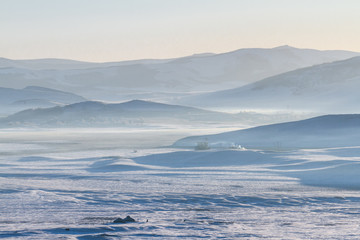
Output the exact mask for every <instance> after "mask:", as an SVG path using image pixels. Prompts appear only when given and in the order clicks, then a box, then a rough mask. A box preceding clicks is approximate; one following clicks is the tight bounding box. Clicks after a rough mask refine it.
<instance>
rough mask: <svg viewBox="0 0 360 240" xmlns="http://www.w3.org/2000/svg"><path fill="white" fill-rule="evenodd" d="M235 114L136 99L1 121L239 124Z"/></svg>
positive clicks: (108, 124)
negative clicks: (236, 122) (213, 122)
mask: <svg viewBox="0 0 360 240" xmlns="http://www.w3.org/2000/svg"><path fill="white" fill-rule="evenodd" d="M237 120H238V118H237V116H236V115H231V114H226V113H218V112H212V111H205V110H201V109H196V108H191V107H183V106H177V105H167V104H161V103H155V102H147V101H141V100H133V101H130V102H125V103H116V104H115V103H114V104H108V103H103V102H94V101H87V102H81V103H75V104H70V105H66V106H57V107H52V108H44V109H29V110H24V111H21V112H18V113H16V114H13V115H10V116H8V117H6V118H3V119H0V126H2V127H119V126H120V127H127V126H131V127H134V126H138V127H142V126H147V125H159V124H161V123H162V124H165V125H168V124H176V123H178V124H181V123H189V124H194V123H196V122H204V123H205V122H206V123H211V122H212V121H216V122H219V123H224V122H228V121H234V122H235V121H237Z"/></svg>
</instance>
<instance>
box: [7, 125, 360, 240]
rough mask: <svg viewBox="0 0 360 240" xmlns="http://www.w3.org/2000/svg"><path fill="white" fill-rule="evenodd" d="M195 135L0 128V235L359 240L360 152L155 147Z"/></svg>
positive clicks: (354, 149)
mask: <svg viewBox="0 0 360 240" xmlns="http://www.w3.org/2000/svg"><path fill="white" fill-rule="evenodd" d="M213 131H214V130H213ZM216 131H218V132H224V131H226V129H217V130H216ZM203 133H209V131H208V130H207V129H203V130H194V129H181V130H176V129H157V130H146V129H132V130H131V129H116V130H114V129H109V130H104V129H103V130H94V129H91V131H89V130H78V129H69V130H61V131H60V130H42V131H34V130H1V132H0V158H1V165H0V173H1V174H0V183H1V191H0V206H1V208H0V209H1V210H0V211H1V213H0V229H1V230H0V238H1V239H154V238H156V239H175V238H180V239H357V238H358V236H359V234H360V227H359V216H360V192H359V191H358V189H357V188H356V186H359V184H357V183H358V182H360V180H357V176H356V171H354V170H356V169H358V166H359V161H360V157H358V156H359V153H360V148H358V147H351V148H346V147H345V148H331V149H308V150H301V149H299V150H292V151H286V152H279V151H261V150H231V149H211V150H207V151H193V150H191V149H174V148H168V147H163V146H168V145H171V144H172V143H173V142H175V141H176V140H178V139H180V138H182V137H185V136H189V135H195V134H196V135H199V134H203ZM214 133H216V132H214ZM127 215H130V216H131V217H133V218H135V219H136V221H137V222H135V223H127V224H114V223H112V222H113V220H114V219H116V218H117V217H126V216H127Z"/></svg>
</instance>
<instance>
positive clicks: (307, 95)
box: [178, 57, 360, 113]
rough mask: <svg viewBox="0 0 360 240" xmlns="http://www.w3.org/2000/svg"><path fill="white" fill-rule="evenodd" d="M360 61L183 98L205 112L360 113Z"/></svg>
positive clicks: (315, 68) (357, 58) (307, 69)
mask: <svg viewBox="0 0 360 240" xmlns="http://www.w3.org/2000/svg"><path fill="white" fill-rule="evenodd" d="M359 89H360V57H354V58H351V59H347V60H342V61H337V62H332V63H325V64H321V65H316V66H312V67H307V68H302V69H297V70H294V71H291V72H287V73H283V74H280V75H276V76H272V77H269V78H266V79H264V80H261V81H257V82H255V83H252V84H249V85H246V86H243V87H239V88H234V89H230V90H224V91H217V92H212V93H207V94H199V95H195V96H191V97H187V98H183V99H181V100H180V101H178V103H180V104H185V105H187V104H191V105H193V106H198V107H205V108H214V109H216V108H225V109H238V110H239V109H242V110H245V109H252V110H275V111H278V110H286V111H294V110H298V111H315V112H326V113H352V112H359V111H360V107H359V104H358V103H359V102H360V94H359V92H358V91H359Z"/></svg>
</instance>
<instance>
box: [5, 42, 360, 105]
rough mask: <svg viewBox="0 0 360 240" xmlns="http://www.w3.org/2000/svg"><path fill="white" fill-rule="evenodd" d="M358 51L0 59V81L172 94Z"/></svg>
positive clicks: (95, 95) (102, 93)
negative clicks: (162, 57)
mask: <svg viewBox="0 0 360 240" xmlns="http://www.w3.org/2000/svg"><path fill="white" fill-rule="evenodd" d="M357 55H359V53H354V52H346V51H318V50H311V49H297V48H293V47H289V46H282V47H277V48H272V49H240V50H237V51H233V52H229V53H223V54H199V55H193V56H189V57H183V58H178V59H170V60H169V59H167V60H139V61H126V62H113V63H84V62H77V61H70V60H59V59H44V60H21V61H14V60H8V59H0V79H2V81H1V82H0V87H10V88H23V87H26V86H29V85H37V86H42V87H48V88H55V89H60V90H64V91H71V92H75V93H77V94H79V95H81V96H85V97H87V98H89V99H98V100H129V99H134V98H144V97H145V98H147V99H158V98H163V99H164V98H166V97H167V98H176V97H177V96H178V94H183V93H189V92H196V91H200V92H202V91H216V90H222V89H229V88H233V87H239V86H243V85H246V84H248V83H252V82H254V81H258V80H261V79H263V78H265V77H270V76H273V75H276V74H279V73H284V72H287V71H291V70H294V69H298V68H302V67H307V66H312V65H315V64H321V63H324V62H332V61H336V60H341V59H346V58H350V57H353V56H357Z"/></svg>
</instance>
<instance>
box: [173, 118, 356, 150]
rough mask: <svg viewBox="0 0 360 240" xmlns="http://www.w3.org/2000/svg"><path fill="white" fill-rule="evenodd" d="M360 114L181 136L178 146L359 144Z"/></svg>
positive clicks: (320, 146)
mask: <svg viewBox="0 0 360 240" xmlns="http://www.w3.org/2000/svg"><path fill="white" fill-rule="evenodd" d="M359 134H360V114H343V115H325V116H321V117H315V118H310V119H307V120H301V121H295V122H287V123H279V124H272V125H266V126H260V127H255V128H249V129H245V130H238V131H233V132H225V133H221V134H216V135H204V136H195V137H188V138H184V139H180V140H179V141H177V142H175V143H174V146H176V147H195V146H196V145H197V144H198V143H199V142H208V144H209V145H210V146H219V145H221V144H222V145H224V146H237V145H241V146H243V147H245V148H264V149H273V150H282V149H292V148H324V147H345V146H358V145H360V139H359Z"/></svg>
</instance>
